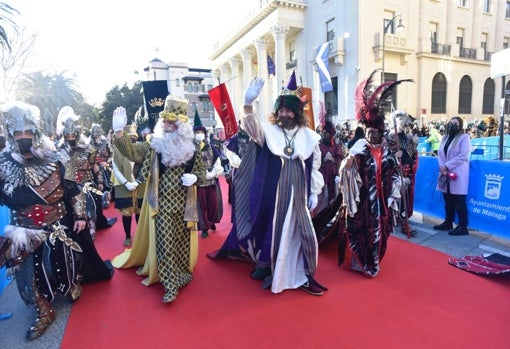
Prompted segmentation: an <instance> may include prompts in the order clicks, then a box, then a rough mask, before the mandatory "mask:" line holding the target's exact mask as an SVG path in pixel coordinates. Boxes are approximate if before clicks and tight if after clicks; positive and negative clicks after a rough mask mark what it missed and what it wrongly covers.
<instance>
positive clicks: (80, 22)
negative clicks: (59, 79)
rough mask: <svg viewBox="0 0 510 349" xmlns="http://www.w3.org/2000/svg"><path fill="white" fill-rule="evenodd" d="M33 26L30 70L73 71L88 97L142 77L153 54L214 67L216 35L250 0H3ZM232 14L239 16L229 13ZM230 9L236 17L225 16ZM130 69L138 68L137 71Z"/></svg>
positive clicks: (96, 99)
mask: <svg viewBox="0 0 510 349" xmlns="http://www.w3.org/2000/svg"><path fill="white" fill-rule="evenodd" d="M3 2H5V3H7V4H8V5H10V6H11V7H14V8H15V9H17V10H18V11H19V12H20V15H19V16H17V17H16V18H15V20H16V22H17V23H18V25H19V26H26V28H27V30H28V31H29V32H31V33H35V34H37V41H36V43H35V46H34V49H33V52H32V57H31V58H30V61H29V64H28V68H27V70H32V71H36V70H41V71H45V72H47V73H51V74H55V73H62V72H65V76H66V77H73V76H74V78H75V80H76V82H77V89H78V90H79V91H80V92H81V93H82V94H83V96H84V97H85V98H86V100H87V101H88V102H89V103H90V104H97V105H99V104H100V103H101V102H102V101H103V98H104V96H105V94H106V92H107V91H109V90H110V89H111V88H112V87H114V86H115V85H119V86H122V85H124V83H127V84H128V85H129V86H131V84H132V83H133V82H134V81H136V80H140V79H143V78H144V77H145V75H144V73H143V68H145V67H146V66H148V63H149V61H150V60H152V59H153V58H159V59H160V60H162V61H163V62H183V63H188V65H189V67H192V68H211V64H210V62H209V57H210V56H211V54H212V47H213V44H214V42H216V41H218V40H221V39H222V38H224V37H225V35H226V34H227V33H228V31H229V30H232V29H233V28H235V27H237V25H238V24H239V20H240V19H241V18H242V17H243V16H242V15H241V14H245V13H247V12H248V11H249V9H250V8H252V7H253V6H254V5H255V3H256V2H255V1H254V0H215V1H210V0H166V1H165V0H144V1H137V0H131V1H126V0H88V1H84V0H43V1H42V0H3ZM233 14H237V16H233ZM229 16H231V17H233V18H231V19H229V18H228V17H229ZM135 71H138V72H139V73H140V74H139V75H136V74H135Z"/></svg>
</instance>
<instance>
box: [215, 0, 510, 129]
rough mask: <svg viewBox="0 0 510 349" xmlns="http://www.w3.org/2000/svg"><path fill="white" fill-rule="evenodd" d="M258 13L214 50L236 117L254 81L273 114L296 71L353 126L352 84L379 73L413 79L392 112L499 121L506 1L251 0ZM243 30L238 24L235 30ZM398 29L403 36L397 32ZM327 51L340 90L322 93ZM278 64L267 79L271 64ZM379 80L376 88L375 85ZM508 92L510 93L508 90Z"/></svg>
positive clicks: (507, 32)
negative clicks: (496, 73)
mask: <svg viewBox="0 0 510 349" xmlns="http://www.w3.org/2000/svg"><path fill="white" fill-rule="evenodd" d="M245 1H247V3H250V1H251V4H252V9H251V10H250V11H248V12H247V13H246V15H244V16H238V17H237V18H234V19H233V23H234V25H233V28H232V30H230V31H229V32H228V34H227V36H225V37H224V38H222V39H221V40H218V41H217V42H216V43H214V47H213V49H212V53H211V56H210V60H211V62H212V68H213V70H212V74H213V76H214V77H215V78H214V81H216V79H219V80H220V81H221V82H225V83H226V84H227V87H228V90H229V93H230V97H231V99H232V101H233V104H234V107H235V108H236V110H239V106H240V105H241V104H242V102H243V95H244V90H245V87H246V86H247V84H248V82H249V81H250V80H251V79H252V78H253V77H255V76H259V77H264V78H265V79H266V81H267V82H266V86H265V87H264V89H263V91H262V94H261V96H260V98H259V110H260V112H261V113H262V114H269V113H270V112H271V111H272V110H271V109H272V103H273V101H274V99H275V98H276V96H277V94H278V92H279V91H280V88H281V87H282V82H284V83H286V82H287V80H288V78H289V76H290V74H291V73H292V71H293V70H295V72H296V76H297V77H298V84H299V83H302V84H303V86H305V87H310V88H312V91H313V108H314V114H315V117H316V119H317V115H318V114H319V107H320V105H321V103H323V105H327V106H328V110H329V112H330V113H329V118H330V119H331V120H332V121H333V122H335V123H339V122H343V121H346V120H353V119H354V100H353V93H354V90H355V87H356V85H357V84H358V83H359V82H360V81H361V80H363V79H365V78H366V77H368V75H369V74H370V73H371V72H372V71H373V70H374V69H384V77H385V79H386V80H390V79H407V78H410V79H413V80H414V81H415V83H406V84H403V85H401V86H400V87H399V88H398V91H397V94H396V96H395V99H394V103H395V107H396V108H398V109H404V110H406V111H408V112H409V113H410V114H412V115H414V116H416V117H417V118H418V120H421V121H422V122H428V121H431V120H446V119H447V118H449V117H451V116H454V115H459V116H461V117H463V118H465V119H466V120H468V121H471V120H474V119H481V118H482V117H484V116H487V115H494V116H499V113H500V112H499V110H500V109H499V108H500V99H501V96H502V95H503V92H502V91H503V90H504V89H502V86H503V85H502V84H503V83H504V82H505V81H506V80H504V78H497V79H494V80H493V79H491V77H490V73H491V61H490V57H491V54H492V53H494V52H498V51H500V50H503V49H505V48H507V47H508V46H509V43H510V1H506V0H357V1H355V0H308V1H306V0H257V1H254V0H245ZM235 23H237V25H235ZM398 29H403V30H401V31H399V30H398ZM324 42H329V59H328V63H329V73H330V75H331V78H332V83H333V86H334V90H333V91H332V92H327V93H323V91H322V90H321V86H320V81H319V74H318V66H317V63H316V55H317V49H318V47H320V46H321V45H322V44H323V43H324ZM268 55H269V56H270V57H271V58H272V59H273V61H274V62H275V66H276V71H275V75H269V74H268V67H267V56H268ZM382 77H383V75H382V72H381V75H380V77H379V79H378V80H377V81H376V82H377V83H379V82H380V81H381V79H382ZM506 86H507V87H506V89H509V90H510V84H506Z"/></svg>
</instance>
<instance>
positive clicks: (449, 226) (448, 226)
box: [434, 221, 453, 230]
mask: <svg viewBox="0 0 510 349" xmlns="http://www.w3.org/2000/svg"><path fill="white" fill-rule="evenodd" d="M452 229H453V224H452V223H451V222H447V221H444V222H443V223H441V224H438V225H434V230H452Z"/></svg>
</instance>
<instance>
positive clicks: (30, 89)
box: [16, 71, 97, 135]
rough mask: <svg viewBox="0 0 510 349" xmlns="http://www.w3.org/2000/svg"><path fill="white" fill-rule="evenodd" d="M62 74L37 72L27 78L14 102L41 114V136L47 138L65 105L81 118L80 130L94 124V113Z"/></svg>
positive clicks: (71, 80) (71, 79)
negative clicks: (36, 109) (23, 102)
mask: <svg viewBox="0 0 510 349" xmlns="http://www.w3.org/2000/svg"><path fill="white" fill-rule="evenodd" d="M65 74H66V72H61V73H57V74H45V73H43V72H40V71H37V72H34V73H31V74H26V75H24V76H23V78H22V79H21V81H20V82H19V84H18V86H17V89H16V98H17V99H19V100H22V101H25V102H26V103H29V104H33V105H35V106H37V107H38V108H39V109H40V110H41V117H42V120H43V127H44V132H45V133H46V134H48V135H53V133H54V132H55V129H56V120H57V116H58V112H59V111H60V109H61V108H62V107H63V106H66V105H68V106H70V107H72V108H73V109H74V111H75V113H76V114H78V115H80V117H81V118H80V122H81V124H82V126H83V127H85V128H90V126H91V125H92V123H94V122H97V111H95V110H94V108H93V107H92V106H91V105H89V104H87V103H86V102H85V99H84V98H83V95H82V94H81V93H80V92H78V90H77V87H76V82H75V79H74V77H67V76H66V75H65Z"/></svg>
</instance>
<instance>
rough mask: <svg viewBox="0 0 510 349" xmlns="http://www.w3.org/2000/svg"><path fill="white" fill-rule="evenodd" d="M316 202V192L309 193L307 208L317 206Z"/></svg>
mask: <svg viewBox="0 0 510 349" xmlns="http://www.w3.org/2000/svg"><path fill="white" fill-rule="evenodd" d="M318 203H319V197H318V196H317V194H310V197H309V198H308V209H309V210H310V211H313V209H314V208H316V207H317V204H318Z"/></svg>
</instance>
